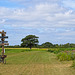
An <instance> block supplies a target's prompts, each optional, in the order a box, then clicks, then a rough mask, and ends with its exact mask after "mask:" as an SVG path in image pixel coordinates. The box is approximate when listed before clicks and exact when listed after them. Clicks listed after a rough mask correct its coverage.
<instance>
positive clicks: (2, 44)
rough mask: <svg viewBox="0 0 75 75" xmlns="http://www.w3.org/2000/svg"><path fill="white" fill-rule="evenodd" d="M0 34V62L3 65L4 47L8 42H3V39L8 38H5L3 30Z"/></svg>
mask: <svg viewBox="0 0 75 75" xmlns="http://www.w3.org/2000/svg"><path fill="white" fill-rule="evenodd" d="M0 34H1V36H0V38H1V41H0V45H1V46H2V55H1V60H0V62H2V63H4V58H5V57H6V55H4V45H9V43H8V41H5V38H8V36H6V32H4V30H2V32H0Z"/></svg>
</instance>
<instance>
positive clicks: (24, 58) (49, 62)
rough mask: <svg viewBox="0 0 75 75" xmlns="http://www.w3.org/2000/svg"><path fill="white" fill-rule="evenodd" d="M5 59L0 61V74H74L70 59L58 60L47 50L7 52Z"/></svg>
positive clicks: (74, 70)
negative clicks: (5, 62)
mask: <svg viewBox="0 0 75 75" xmlns="http://www.w3.org/2000/svg"><path fill="white" fill-rule="evenodd" d="M6 61H7V64H2V63H0V75H75V69H74V68H72V67H71V65H72V61H64V62H60V61H59V60H57V58H56V55H55V54H53V53H50V52H47V51H25V52H21V53H7V58H6Z"/></svg>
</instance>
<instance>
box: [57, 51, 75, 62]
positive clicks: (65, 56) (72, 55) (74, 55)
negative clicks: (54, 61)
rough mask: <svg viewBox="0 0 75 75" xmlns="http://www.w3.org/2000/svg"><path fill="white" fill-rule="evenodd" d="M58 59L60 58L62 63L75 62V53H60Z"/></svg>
mask: <svg viewBox="0 0 75 75" xmlns="http://www.w3.org/2000/svg"><path fill="white" fill-rule="evenodd" d="M57 58H58V59H59V60H60V61H65V60H67V61H69V60H74V59H75V53H73V52H69V53H65V52H60V53H58V55H57Z"/></svg>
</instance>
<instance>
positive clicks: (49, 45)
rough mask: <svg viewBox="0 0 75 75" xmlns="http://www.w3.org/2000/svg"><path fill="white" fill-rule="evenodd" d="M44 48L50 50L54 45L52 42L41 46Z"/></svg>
mask: <svg viewBox="0 0 75 75" xmlns="http://www.w3.org/2000/svg"><path fill="white" fill-rule="evenodd" d="M41 46H42V47H43V48H50V47H53V46H54V45H53V44H52V43H50V42H45V43H43V44H42V45H41Z"/></svg>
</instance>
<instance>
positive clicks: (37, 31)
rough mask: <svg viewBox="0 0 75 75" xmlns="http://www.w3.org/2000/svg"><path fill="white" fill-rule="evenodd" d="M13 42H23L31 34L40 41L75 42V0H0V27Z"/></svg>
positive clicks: (17, 43) (16, 43) (11, 43)
mask: <svg viewBox="0 0 75 75" xmlns="http://www.w3.org/2000/svg"><path fill="white" fill-rule="evenodd" d="M2 30H4V31H5V32H7V34H6V35H7V36H8V37H9V38H8V39H6V40H7V41H8V42H9V45H20V44H21V43H22V42H21V39H22V38H24V37H26V36H27V35H36V36H38V37H39V39H38V40H39V44H42V43H45V42H51V43H53V44H66V43H75V0H0V31H2Z"/></svg>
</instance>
